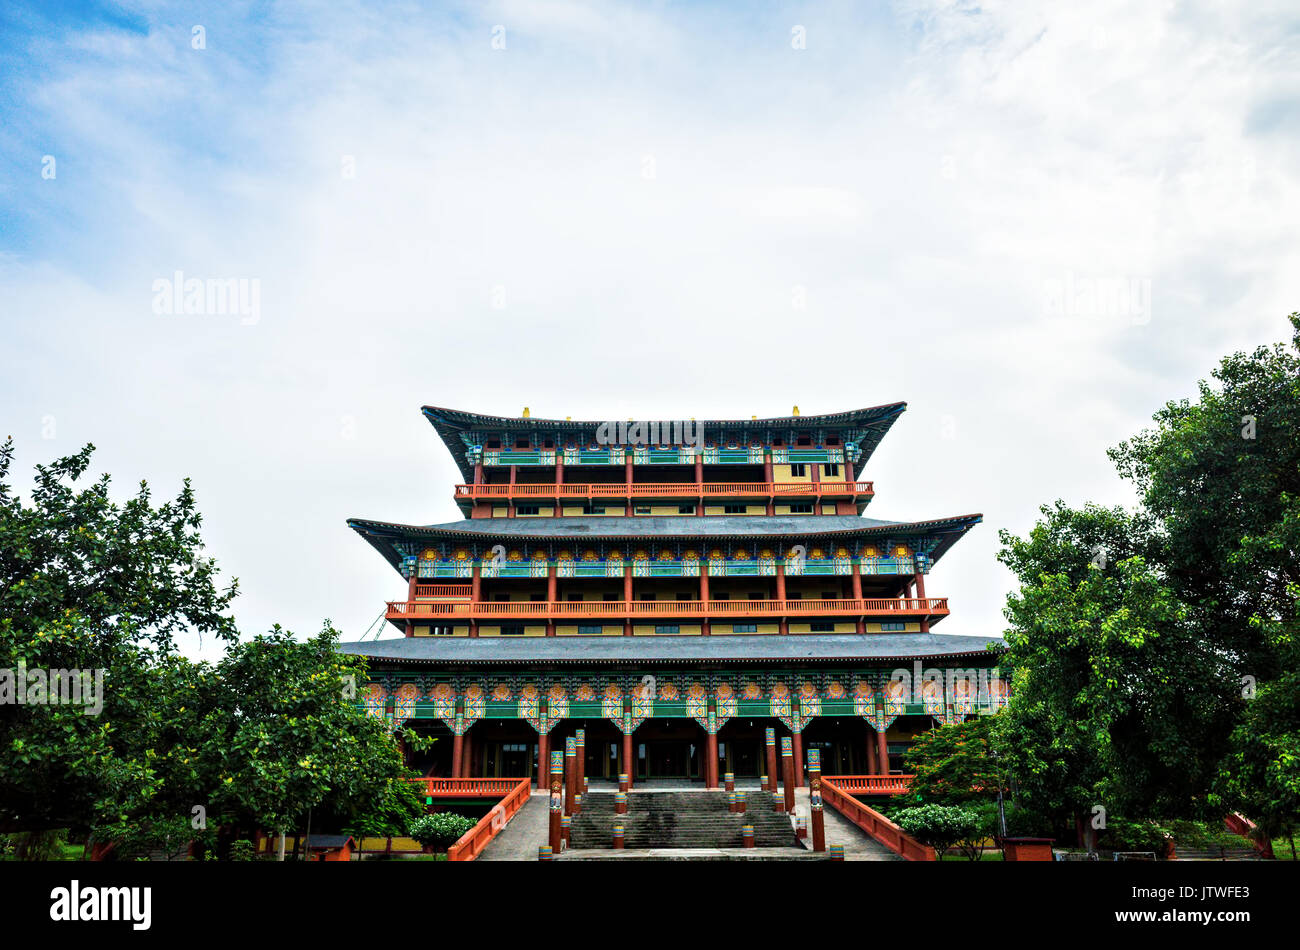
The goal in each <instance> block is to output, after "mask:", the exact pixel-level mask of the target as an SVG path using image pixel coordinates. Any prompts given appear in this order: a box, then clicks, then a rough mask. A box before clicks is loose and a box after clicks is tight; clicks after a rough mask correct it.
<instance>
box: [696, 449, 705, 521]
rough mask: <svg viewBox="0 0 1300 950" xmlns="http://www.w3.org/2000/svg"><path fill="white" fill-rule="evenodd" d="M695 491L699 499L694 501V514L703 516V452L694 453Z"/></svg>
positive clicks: (701, 450)
mask: <svg viewBox="0 0 1300 950" xmlns="http://www.w3.org/2000/svg"><path fill="white" fill-rule="evenodd" d="M695 490H696V492H698V493H699V497H698V498H696V499H695V513H696V514H697V515H703V514H704V450H703V449H700V450H698V451H696V453H695Z"/></svg>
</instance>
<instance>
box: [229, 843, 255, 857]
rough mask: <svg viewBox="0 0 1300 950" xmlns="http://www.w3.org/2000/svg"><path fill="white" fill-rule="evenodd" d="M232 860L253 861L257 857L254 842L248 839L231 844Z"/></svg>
mask: <svg viewBox="0 0 1300 950" xmlns="http://www.w3.org/2000/svg"><path fill="white" fill-rule="evenodd" d="M230 860H232V861H253V860H256V855H255V853H254V851H253V842H251V841H249V840H248V839H247V838H240V839H238V840H237V841H232V842H231V843H230Z"/></svg>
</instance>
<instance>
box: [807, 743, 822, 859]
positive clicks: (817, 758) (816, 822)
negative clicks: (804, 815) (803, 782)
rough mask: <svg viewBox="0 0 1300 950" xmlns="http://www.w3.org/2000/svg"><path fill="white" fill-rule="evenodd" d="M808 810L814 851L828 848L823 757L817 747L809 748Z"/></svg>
mask: <svg viewBox="0 0 1300 950" xmlns="http://www.w3.org/2000/svg"><path fill="white" fill-rule="evenodd" d="M808 811H809V824H811V825H812V845H813V850H814V851H825V850H826V817H825V815H823V814H822V759H821V753H820V752H818V751H817V750H816V749H809V750H808Z"/></svg>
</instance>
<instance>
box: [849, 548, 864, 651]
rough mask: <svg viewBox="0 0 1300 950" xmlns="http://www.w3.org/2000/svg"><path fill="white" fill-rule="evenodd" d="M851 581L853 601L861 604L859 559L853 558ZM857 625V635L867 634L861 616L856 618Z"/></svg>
mask: <svg viewBox="0 0 1300 950" xmlns="http://www.w3.org/2000/svg"><path fill="white" fill-rule="evenodd" d="M852 580H853V599H854V600H856V601H859V602H861V600H862V563H861V559H860V558H854V559H853V578H852ZM857 625H858V631H857V632H858V633H859V634H863V633H866V632H867V625H866V624H865V623H864V622H863V620H862V617H861V616H859V617H858V620H857Z"/></svg>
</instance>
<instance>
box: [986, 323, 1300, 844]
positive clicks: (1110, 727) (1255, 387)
mask: <svg viewBox="0 0 1300 950" xmlns="http://www.w3.org/2000/svg"><path fill="white" fill-rule="evenodd" d="M1290 322H1291V324H1292V326H1293V328H1294V334H1293V339H1292V345H1291V347H1290V349H1288V348H1286V347H1284V346H1282V345H1275V346H1272V347H1260V348H1258V349H1256V350H1255V351H1254V352H1253V353H1251V354H1245V353H1237V354H1234V355H1232V356H1229V357H1227V358H1225V359H1224V360H1222V361H1221V363H1220V365H1219V367H1218V368H1217V369H1216V370H1215V371H1214V372H1213V381H1212V382H1202V383H1201V385H1200V398H1199V399H1198V400H1197V401H1196V402H1191V401H1188V400H1183V401H1180V402H1171V403H1168V404H1167V405H1166V406H1165V407H1164V408H1163V409H1161V410H1160V411H1159V412H1158V413H1156V415H1155V417H1154V419H1155V423H1156V425H1155V427H1154V428H1153V429H1150V430H1147V431H1145V432H1143V433H1141V434H1139V435H1138V436H1136V437H1135V438H1133V439H1130V440H1129V441H1127V442H1124V443H1122V444H1120V445H1119V446H1117V447H1116V448H1114V449H1112V450H1111V452H1110V453H1109V454H1110V456H1111V458H1112V460H1113V461H1114V462H1115V464H1116V466H1117V468H1118V470H1119V472H1120V474H1121V476H1123V477H1124V478H1127V479H1129V480H1131V481H1133V483H1134V484H1135V486H1136V487H1137V488H1138V491H1139V493H1140V496H1141V503H1140V505H1139V507H1138V509H1137V510H1136V511H1135V512H1133V513H1127V512H1125V511H1123V510H1122V509H1104V508H1099V507H1097V506H1092V505H1088V506H1085V507H1083V508H1080V509H1075V508H1070V507H1067V506H1066V505H1064V504H1063V503H1062V502H1059V501H1058V502H1057V503H1056V504H1055V506H1053V507H1045V508H1044V509H1042V511H1043V515H1044V517H1043V519H1042V520H1041V521H1040V522H1039V523H1038V525H1036V526H1035V528H1034V529H1033V531H1031V533H1030V534H1029V536H1028V537H1027V538H1023V539H1022V538H1017V537H1014V536H1012V535H1010V534H1007V533H1005V532H1004V533H1003V534H1002V536H1001V538H1002V542H1003V545H1004V549H1003V551H1002V553H1001V555H1000V559H1001V560H1002V561H1003V563H1005V564H1007V566H1008V567H1010V568H1011V570H1012V571H1013V572H1014V573H1015V575H1016V577H1017V580H1018V581H1019V585H1020V589H1019V590H1018V591H1017V592H1014V593H1012V594H1011V595H1010V596H1009V597H1008V603H1007V610H1006V615H1007V617H1008V619H1009V620H1010V621H1011V624H1012V626H1011V629H1010V630H1009V631H1008V632H1007V643H1008V647H1009V653H1008V657H1007V661H1008V665H1010V666H1012V667H1014V668H1015V674H1014V675H1015V679H1014V683H1013V685H1014V692H1013V697H1012V700H1011V703H1010V705H1009V707H1008V709H1007V714H1006V717H1005V719H1004V720H1003V721H1002V722H1001V723H999V725H998V727H997V728H996V730H995V733H996V738H995V744H996V745H997V746H998V747H999V748H1000V749H1001V750H1003V751H1004V752H1005V753H1006V755H1007V757H1008V761H1009V763H1010V764H1011V765H1012V766H1013V767H1014V771H1015V775H1016V779H1017V781H1018V782H1019V784H1020V787H1021V788H1023V789H1025V790H1026V791H1027V793H1028V794H1029V795H1030V798H1031V800H1032V801H1033V802H1034V803H1035V805H1036V806H1037V807H1039V808H1040V809H1043V810H1048V811H1052V812H1054V813H1056V814H1057V815H1058V816H1059V815H1060V814H1061V812H1067V811H1068V812H1073V813H1074V815H1075V817H1076V820H1077V821H1078V822H1079V823H1080V824H1082V821H1083V819H1084V818H1085V817H1086V816H1087V815H1088V814H1089V812H1090V811H1091V807H1092V806H1093V805H1102V806H1104V807H1105V808H1106V809H1107V811H1108V812H1116V811H1117V812H1120V813H1123V814H1124V815H1126V816H1127V817H1129V818H1132V819H1135V820H1141V819H1144V818H1152V817H1160V818H1172V817H1188V818H1191V817H1213V815H1212V813H1213V812H1214V810H1215V809H1216V808H1218V807H1219V806H1218V803H1217V802H1216V801H1215V800H1213V799H1212V798H1211V797H1210V796H1209V794H1208V793H1209V790H1210V788H1211V786H1212V785H1213V784H1214V783H1215V781H1216V776H1218V775H1219V772H1220V763H1221V761H1222V760H1223V759H1224V756H1225V755H1226V754H1227V753H1228V751H1229V745H1230V739H1229V737H1230V736H1232V735H1234V729H1235V728H1236V727H1237V725H1238V723H1239V722H1240V721H1241V718H1242V716H1243V715H1245V713H1246V708H1247V701H1246V699H1245V696H1244V691H1243V688H1242V687H1243V683H1244V682H1253V681H1258V682H1259V683H1261V684H1266V683H1268V682H1269V681H1272V680H1275V679H1277V678H1278V677H1279V676H1280V675H1281V674H1282V671H1283V670H1284V669H1285V668H1286V665H1287V664H1286V663H1285V662H1284V659H1283V656H1284V652H1285V644H1287V643H1290V642H1293V640H1294V631H1293V627H1294V618H1295V616H1296V610H1295V605H1296V591H1297V589H1300V588H1298V587H1297V580H1300V503H1298V501H1297V499H1300V315H1297V314H1292V315H1291V317H1290ZM1247 677H1249V678H1251V679H1249V680H1248V679H1247ZM1263 692H1264V691H1263V689H1261V695H1263ZM1000 718H1001V717H1000ZM1238 745H1239V744H1238ZM1234 761H1237V764H1238V765H1239V764H1241V763H1240V761H1238V760H1234ZM1220 817H1221V816H1220Z"/></svg>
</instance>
